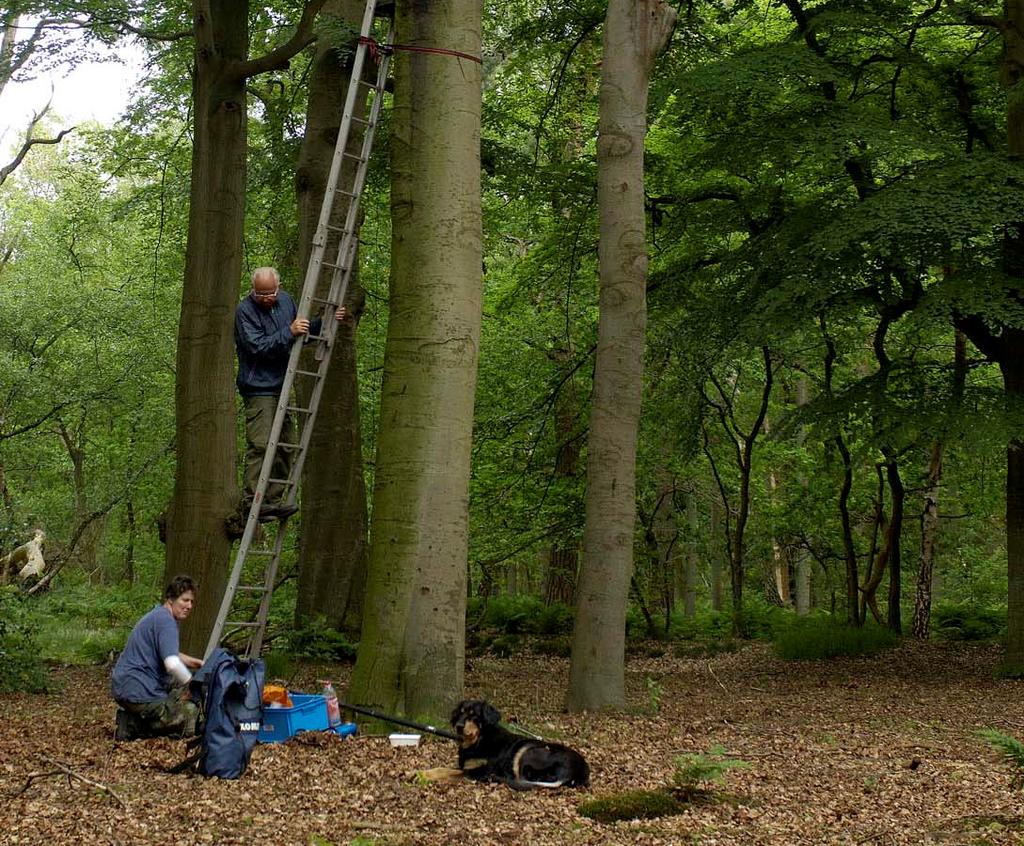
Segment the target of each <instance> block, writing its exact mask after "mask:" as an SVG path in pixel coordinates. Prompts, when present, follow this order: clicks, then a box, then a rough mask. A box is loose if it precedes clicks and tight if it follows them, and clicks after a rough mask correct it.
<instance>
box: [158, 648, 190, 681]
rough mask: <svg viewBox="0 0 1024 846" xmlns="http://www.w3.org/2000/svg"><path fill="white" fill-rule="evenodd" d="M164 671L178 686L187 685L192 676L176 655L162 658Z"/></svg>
mask: <svg viewBox="0 0 1024 846" xmlns="http://www.w3.org/2000/svg"><path fill="white" fill-rule="evenodd" d="M164 669H165V670H167V672H168V673H169V674H170V676H171V678H172V679H174V680H175V681H176V682H177V683H178V684H182V685H185V684H188V683H189V681H190V680H191V679H192V674H191V673H190V672H189V671H188V667H186V666H185V663H184V662H183V661H182V660H181V658H179V657H178V656H177V655H168V656H167V657H166V658H164Z"/></svg>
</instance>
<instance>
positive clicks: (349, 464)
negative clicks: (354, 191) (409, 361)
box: [295, 0, 376, 633]
mask: <svg viewBox="0 0 1024 846" xmlns="http://www.w3.org/2000/svg"><path fill="white" fill-rule="evenodd" d="M364 7H365V3H363V2H362V0H330V2H328V3H326V4H325V6H324V10H325V12H328V13H331V14H333V15H335V16H339V17H340V18H341V19H342V20H346V21H348V22H349V23H351V24H353V25H354V26H356V27H358V26H359V23H360V21H361V20H362V15H363V9H364ZM371 71H372V72H376V68H372V67H371ZM350 72H351V67H349V68H347V69H346V68H345V67H344V66H343V65H342V62H341V61H340V60H339V57H338V51H337V50H336V49H334V48H333V47H332V46H331V45H329V44H320V45H318V47H317V51H316V56H315V58H314V59H313V69H312V72H311V74H310V82H309V103H308V106H307V109H306V134H305V137H304V138H303V142H302V149H301V151H300V153H299V164H298V168H297V169H296V173H295V194H296V200H297V203H298V211H299V250H298V267H299V269H300V272H303V273H304V272H305V268H306V265H307V264H308V263H309V254H310V251H311V247H312V243H313V235H314V233H315V232H316V226H317V221H318V220H319V217H320V207H321V204H322V202H323V196H324V187H325V185H326V183H327V176H328V171H329V170H330V166H331V160H332V158H333V155H334V146H335V143H336V142H337V136H338V128H339V126H340V124H341V113H342V110H343V107H344V101H345V93H346V89H347V88H348V82H349V76H350ZM364 105H365V101H364V100H358V101H357V108H356V115H357V116H362V115H363V114H364V113H365V108H361V107H362V106H364ZM358 126H359V125H358V124H353V131H352V132H351V133H350V135H349V143H348V147H349V150H350V151H351V152H353V153H354V152H357V151H358V149H359V146H360V145H361V143H362V133H361V132H359V131H357V129H358ZM354 169H355V168H354V166H353V163H352V162H351V161H350V162H346V164H345V168H344V170H343V174H342V182H341V184H342V185H346V186H347V185H350V184H351V183H352V173H353V171H354ZM333 213H334V217H335V218H336V219H335V220H334V221H333V222H334V225H337V226H341V225H342V223H343V217H344V213H345V204H344V203H336V204H335V206H334V209H333ZM330 234H331V236H332V237H330V238H329V239H328V247H327V252H326V255H328V256H332V257H333V256H334V255H335V254H336V253H337V244H338V234H337V233H330ZM330 261H331V262H332V263H333V258H331V259H330ZM330 277H331V275H330V272H324V273H323V274H322V275H321V280H320V285H319V290H318V294H317V295H318V296H325V295H326V292H327V290H328V289H329V287H330V281H331V278H330ZM358 278H359V277H358V260H356V263H355V266H354V268H353V272H352V276H351V278H350V281H349V287H348V291H347V294H346V298H345V306H346V308H347V309H348V311H349V313H350V314H352V315H354V316H355V318H356V319H355V320H346V321H344V322H343V323H342V324H341V325H340V326H339V327H338V333H337V335H336V340H335V344H334V350H333V352H332V354H331V366H330V368H329V369H328V371H327V378H326V381H325V383H324V389H323V395H322V396H321V399H320V411H319V413H318V415H317V425H316V428H315V429H314V431H313V433H312V436H311V439H310V442H309V452H308V453H307V459H306V462H305V464H304V465H303V472H302V535H301V538H300V541H299V583H298V596H297V598H296V602H295V618H296V623H297V624H299V625H301V623H302V621H303V619H308V618H315V617H318V616H322V617H324V618H325V619H326V620H327V622H328V624H329V625H331V626H332V627H334V628H336V629H342V630H345V631H349V632H356V633H358V631H359V625H360V621H361V613H362V601H363V588H364V584H365V580H366V484H365V481H364V479H363V455H362V434H361V431H360V425H359V381H358V373H357V369H356V344H355V326H356V321H357V320H358V318H359V316H360V314H361V313H362V309H363V301H364V292H363V289H362V288H361V287H360V285H359V282H358ZM313 352H314V350H313V349H312V347H311V348H310V349H309V350H307V351H306V353H305V356H306V358H307V359H311V358H312V355H313ZM303 366H304V368H305V369H307V370H313V369H315V362H313V361H312V360H307V361H306V363H305V364H304V365H303ZM302 387H304V388H305V389H306V390H305V394H306V395H307V397H308V393H309V389H310V388H311V385H310V384H308V382H307V383H304V384H303V385H302Z"/></svg>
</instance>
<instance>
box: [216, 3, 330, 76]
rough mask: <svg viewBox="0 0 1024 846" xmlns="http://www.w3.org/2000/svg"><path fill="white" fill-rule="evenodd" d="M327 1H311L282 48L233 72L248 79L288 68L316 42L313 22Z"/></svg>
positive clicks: (234, 69)
mask: <svg viewBox="0 0 1024 846" xmlns="http://www.w3.org/2000/svg"><path fill="white" fill-rule="evenodd" d="M324 2H325V0H309V2H307V3H306V6H305V8H304V9H303V10H302V17H301V18H300V19H299V23H298V25H297V26H296V27H295V32H294V33H292V37H291V38H289V39H288V40H287V41H286V42H285V43H284V44H282V45H281V46H280V47H278V48H276V49H274V50H271V51H270V52H269V53H265V54H264V55H262V56H259V57H258V58H255V59H250V60H249V61H247V62H241V63H239V64H238V65H236V66H235V67H234V68H233V69H232V71H233V73H235V74H236V75H237V76H240V77H242V78H244V79H248V78H249V77H251V76H257V75H258V74H261V73H266V72H267V71H271V70H279V69H281V68H286V67H288V61H289V60H290V59H291V58H292V57H293V56H294V55H295V54H296V53H299V52H300V51H301V50H303V49H305V48H306V47H308V46H309V45H310V44H312V43H313V42H314V41H316V33H315V32H313V22H314V21H315V20H316V16H317V14H318V13H319V11H320V9H321V7H322V6H323V5H324Z"/></svg>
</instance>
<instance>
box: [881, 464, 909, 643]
mask: <svg viewBox="0 0 1024 846" xmlns="http://www.w3.org/2000/svg"><path fill="white" fill-rule="evenodd" d="M886 478H887V479H888V481H889V490H890V491H891V492H892V518H891V520H890V523H889V532H890V537H889V540H888V542H889V545H890V551H889V608H888V613H887V615H886V617H887V622H888V625H889V630H890V631H893V632H895V633H896V634H901V633H902V632H903V616H902V609H901V605H902V603H901V596H900V593H901V589H902V576H903V554H902V548H903V544H902V536H903V512H904V505H905V503H906V498H907V494H906V490H905V488H904V486H903V480H902V479H901V478H900V467H899V463H898V462H897V461H896V459H895V458H894V457H890V459H889V462H888V463H887V464H886Z"/></svg>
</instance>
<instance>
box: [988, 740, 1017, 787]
mask: <svg viewBox="0 0 1024 846" xmlns="http://www.w3.org/2000/svg"><path fill="white" fill-rule="evenodd" d="M978 734H979V735H981V737H983V738H984V739H985V740H987V741H988V742H989V744H990V745H991V746H992V747H993V748H994V749H995V750H996V751H997V752H998V753H999V754H1000V756H1001V757H1002V759H1003V761H1005V762H1006V763H1007V764H1009V765H1010V769H1011V770H1012V778H1013V786H1014V787H1017V788H1021V787H1024V743H1021V742H1020V741H1019V740H1017V738H1015V737H1012V736H1011V735H1008V734H1003V733H1002V732H1001V731H996V730H995V729H982V730H981V731H979V732H978Z"/></svg>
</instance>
